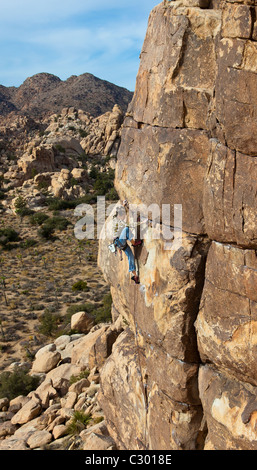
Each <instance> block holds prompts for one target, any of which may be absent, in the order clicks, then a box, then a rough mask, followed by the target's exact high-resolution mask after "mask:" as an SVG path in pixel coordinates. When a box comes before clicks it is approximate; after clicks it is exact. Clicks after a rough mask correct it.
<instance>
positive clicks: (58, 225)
mask: <svg viewBox="0 0 257 470" xmlns="http://www.w3.org/2000/svg"><path fill="white" fill-rule="evenodd" d="M44 225H47V226H48V227H52V228H53V229H54V230H55V229H56V230H66V229H67V227H68V225H71V222H70V221H69V220H68V219H66V218H65V217H62V216H60V215H57V216H54V217H52V218H49V219H47V221H46V222H45V224H44Z"/></svg>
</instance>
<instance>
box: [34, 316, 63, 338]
mask: <svg viewBox="0 0 257 470" xmlns="http://www.w3.org/2000/svg"><path fill="white" fill-rule="evenodd" d="M39 322H40V326H39V332H40V333H42V334H43V335H45V336H54V334H55V333H56V331H57V329H58V326H59V323H60V315H56V314H55V315H54V314H53V313H51V312H50V311H49V310H48V309H46V310H45V312H44V313H43V315H41V317H40V319H39Z"/></svg>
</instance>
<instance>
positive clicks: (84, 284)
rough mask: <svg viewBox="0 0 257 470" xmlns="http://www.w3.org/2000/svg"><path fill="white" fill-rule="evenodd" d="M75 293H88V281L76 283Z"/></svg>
mask: <svg viewBox="0 0 257 470" xmlns="http://www.w3.org/2000/svg"><path fill="white" fill-rule="evenodd" d="M72 290H73V291H75V292H76V291H88V290H89V287H88V285H87V282H86V281H82V280H81V279H80V280H79V281H77V282H75V283H74V284H73V286H72Z"/></svg>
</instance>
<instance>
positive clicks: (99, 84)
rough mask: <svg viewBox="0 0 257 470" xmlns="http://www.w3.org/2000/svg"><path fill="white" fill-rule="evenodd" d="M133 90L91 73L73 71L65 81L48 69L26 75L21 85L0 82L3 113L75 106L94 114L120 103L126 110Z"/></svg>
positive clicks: (35, 113)
mask: <svg viewBox="0 0 257 470" xmlns="http://www.w3.org/2000/svg"><path fill="white" fill-rule="evenodd" d="M132 96H133V93H132V92H131V91H129V90H127V89H126V88H122V87H119V86H117V85H114V84H112V83H110V82H107V81H105V80H101V79H100V78H97V77H95V76H94V75H92V74H90V73H84V74H82V75H79V76H76V75H72V76H71V77H70V78H68V79H67V80H65V81H62V80H61V79H60V78H59V77H56V76H55V75H52V74H49V73H39V74H36V75H33V76H32V77H29V78H27V79H26V80H25V81H24V83H23V84H22V85H21V86H19V87H4V86H2V85H0V115H6V114H9V113H10V112H12V111H16V112H19V113H21V114H29V115H30V117H32V118H34V119H37V118H42V117H45V116H49V115H51V114H54V113H59V112H60V111H61V110H62V109H63V108H64V107H70V106H74V107H75V108H76V109H82V110H83V111H86V112H88V113H90V114H91V115H92V116H94V117H96V116H99V115H101V114H103V113H105V112H107V111H110V110H111V109H112V108H113V106H114V105H115V104H118V105H119V106H120V107H121V108H122V110H123V111H124V112H126V110H127V107H128V104H129V103H130V101H131V99H132Z"/></svg>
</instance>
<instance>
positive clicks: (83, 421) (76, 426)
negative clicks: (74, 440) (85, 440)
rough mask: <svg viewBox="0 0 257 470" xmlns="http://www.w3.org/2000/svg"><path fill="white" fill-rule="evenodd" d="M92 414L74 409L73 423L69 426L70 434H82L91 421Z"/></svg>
mask: <svg viewBox="0 0 257 470" xmlns="http://www.w3.org/2000/svg"><path fill="white" fill-rule="evenodd" d="M91 420H92V416H91V414H89V413H85V412H84V411H78V410H77V411H74V414H73V417H72V420H71V423H70V424H69V427H68V434H73V435H74V434H80V433H81V431H83V429H85V428H86V426H87V425H88V424H89V423H90V421H91Z"/></svg>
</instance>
